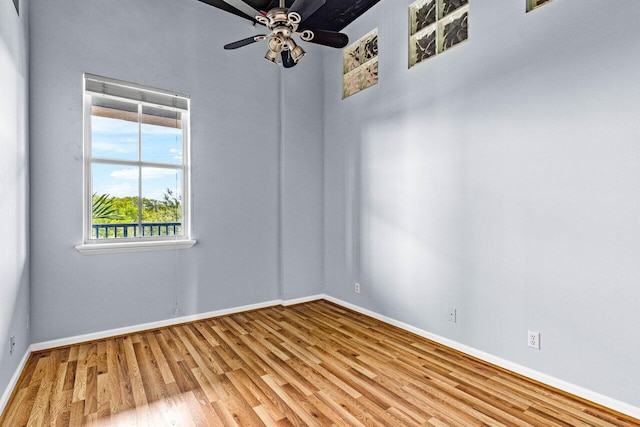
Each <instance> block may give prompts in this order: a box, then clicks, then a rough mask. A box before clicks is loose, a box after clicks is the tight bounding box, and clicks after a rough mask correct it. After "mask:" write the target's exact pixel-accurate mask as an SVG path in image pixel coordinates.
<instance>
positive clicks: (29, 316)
mask: <svg viewBox="0 0 640 427" xmlns="http://www.w3.org/2000/svg"><path fill="white" fill-rule="evenodd" d="M30 320H31V315H29V314H27V330H29V326H31V322H30Z"/></svg>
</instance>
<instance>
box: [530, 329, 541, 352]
mask: <svg viewBox="0 0 640 427" xmlns="http://www.w3.org/2000/svg"><path fill="white" fill-rule="evenodd" d="M527 337H528V338H527V344H528V345H529V347H531V348H535V349H536V350H540V332H532V331H529V332H528V334H527Z"/></svg>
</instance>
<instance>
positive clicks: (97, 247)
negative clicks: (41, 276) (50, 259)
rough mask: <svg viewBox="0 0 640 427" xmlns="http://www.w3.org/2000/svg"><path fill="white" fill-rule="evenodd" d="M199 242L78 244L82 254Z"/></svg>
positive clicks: (171, 247) (161, 248)
mask: <svg viewBox="0 0 640 427" xmlns="http://www.w3.org/2000/svg"><path fill="white" fill-rule="evenodd" d="M196 243H197V242H196V241H195V240H162V241H155V242H149V241H147V242H126V243H87V244H84V245H78V246H76V250H77V251H78V252H80V253H81V254H82V255H100V254H117V253H126V252H149V251H170V250H174V249H189V248H191V247H193V245H195V244H196Z"/></svg>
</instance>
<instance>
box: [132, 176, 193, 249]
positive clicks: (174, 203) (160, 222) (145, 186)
mask: <svg viewBox="0 0 640 427" xmlns="http://www.w3.org/2000/svg"><path fill="white" fill-rule="evenodd" d="M142 223H143V225H142V228H143V232H144V236H145V237H150V236H154V237H155V236H173V235H182V234H183V231H182V171H181V170H179V169H165V168H150V167H143V168H142Z"/></svg>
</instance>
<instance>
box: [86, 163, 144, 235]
mask: <svg viewBox="0 0 640 427" xmlns="http://www.w3.org/2000/svg"><path fill="white" fill-rule="evenodd" d="M91 169H92V170H91V173H92V178H93V188H92V221H91V238H93V239H115V238H129V237H136V236H137V235H138V234H139V233H138V212H139V209H138V169H139V168H138V167H135V166H118V165H104V164H99V163H94V164H93V165H92V168H91Z"/></svg>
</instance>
